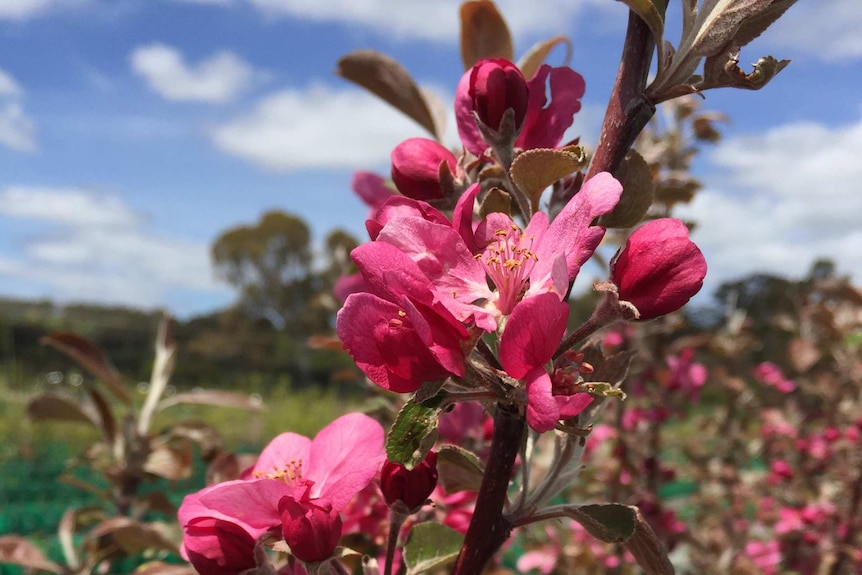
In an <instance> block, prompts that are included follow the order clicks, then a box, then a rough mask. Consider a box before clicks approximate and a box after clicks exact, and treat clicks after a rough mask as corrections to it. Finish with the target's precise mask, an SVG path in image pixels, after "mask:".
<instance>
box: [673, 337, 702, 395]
mask: <svg viewBox="0 0 862 575" xmlns="http://www.w3.org/2000/svg"><path fill="white" fill-rule="evenodd" d="M667 366H668V368H670V379H669V380H668V382H667V388H668V391H681V392H682V393H683V394H684V395H685V396H687V397H688V398H689V399H690V400H692V401H694V400H696V399H697V398H698V396H699V395H700V389H701V388H702V387H703V386H704V384H705V383H706V376H707V371H706V366H704V365H703V364H702V363H698V362H696V361H694V350H693V349H692V348H690V347H689V348H685V349H683V350H682V351H681V352H679V355H677V356H672V355H671V356H668V358H667Z"/></svg>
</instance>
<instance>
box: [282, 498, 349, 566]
mask: <svg viewBox="0 0 862 575" xmlns="http://www.w3.org/2000/svg"><path fill="white" fill-rule="evenodd" d="M278 512H279V514H281V525H282V533H283V535H284V540H285V542H286V543H287V544H288V545H289V546H290V552H291V553H292V554H293V556H294V557H296V558H297V559H299V560H300V561H305V562H307V563H308V562H313V561H323V560H324V559H328V558H329V557H330V556H331V555H332V553H333V551H335V546H336V545H338V540H339V539H340V538H341V517H340V516H339V515H338V512H337V511H335V510H333V509H332V505H330V504H329V503H322V502H321V504H320V505H318V504H317V503H316V502H314V501H308V500H297V499H295V498H293V497H291V496H289V495H288V496H285V497H282V498H281V500H280V501H279V502H278Z"/></svg>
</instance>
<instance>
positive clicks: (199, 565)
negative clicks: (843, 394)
mask: <svg viewBox="0 0 862 575" xmlns="http://www.w3.org/2000/svg"><path fill="white" fill-rule="evenodd" d="M254 545H255V539H254V537H252V536H251V535H250V534H249V533H248V531H246V530H245V529H244V528H243V527H241V526H240V525H238V524H236V523H233V522H231V521H226V520H224V519H215V518H213V517H198V518H195V519H193V520H191V521H189V523H188V524H187V525H186V526H185V529H184V537H183V546H182V548H181V552H182V555H183V558H185V559H186V560H187V561H189V562H190V563H191V564H192V565H194V567H195V569H196V570H197V571H198V572H199V573H212V574H213V575H234V574H235V573H239V572H241V571H244V570H246V569H251V568H253V567H254V566H255V561H254Z"/></svg>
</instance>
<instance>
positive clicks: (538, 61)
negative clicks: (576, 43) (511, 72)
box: [518, 36, 572, 80]
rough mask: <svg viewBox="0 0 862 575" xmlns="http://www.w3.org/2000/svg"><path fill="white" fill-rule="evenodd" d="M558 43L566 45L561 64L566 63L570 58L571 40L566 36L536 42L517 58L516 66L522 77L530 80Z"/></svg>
mask: <svg viewBox="0 0 862 575" xmlns="http://www.w3.org/2000/svg"><path fill="white" fill-rule="evenodd" d="M560 44H565V45H566V58H565V59H564V60H563V65H564V66H566V65H568V63H569V61H570V60H571V59H572V41H571V40H569V37H568V36H556V37H555V38H551V39H550V40H545V41H543V42H537V43H536V44H534V45H533V47H532V48H530V50H529V51H528V52H527V53H526V54H524V55H523V56H521V59H520V60H518V68H520V70H521V73H522V74H523V75H524V78H526V79H527V80H530V79H531V78H532V77H533V76H535V75H536V72H537V71H538V70H539V68H541V66H542V64H544V63H545V59H547V57H548V54H550V53H551V50H553V49H554V48H556V47H557V46H559V45H560Z"/></svg>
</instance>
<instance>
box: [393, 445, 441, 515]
mask: <svg viewBox="0 0 862 575" xmlns="http://www.w3.org/2000/svg"><path fill="white" fill-rule="evenodd" d="M436 486H437V453H436V452H434V451H429V452H428V455H427V456H425V460H424V461H423V462H422V463H420V464H419V465H417V466H415V467H414V468H413V469H407V468H406V467H404V466H403V465H401V464H400V463H393V462H392V461H389V460H387V461H386V463H384V464H383V469H382V470H381V471H380V490H381V491H382V492H383V497H384V499H386V503H387V504H389V505H393V504H394V503H395V502H396V501H402V502H403V503H404V504H405V505H406V506H407V507H408V508H409V509H416V508H418V507H421V506H422V504H423V503H425V501H426V500H427V499H428V496H429V495H431V492H432V491H434V488H435V487H436Z"/></svg>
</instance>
